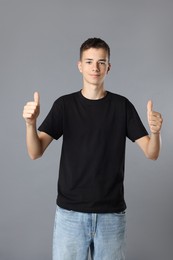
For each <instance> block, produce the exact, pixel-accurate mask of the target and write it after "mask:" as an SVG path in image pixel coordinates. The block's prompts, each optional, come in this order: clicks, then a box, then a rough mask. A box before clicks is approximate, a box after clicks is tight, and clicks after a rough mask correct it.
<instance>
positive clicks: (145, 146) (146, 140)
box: [135, 135, 150, 156]
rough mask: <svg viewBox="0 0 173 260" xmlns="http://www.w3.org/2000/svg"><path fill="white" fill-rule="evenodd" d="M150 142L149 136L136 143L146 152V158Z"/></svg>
mask: <svg viewBox="0 0 173 260" xmlns="http://www.w3.org/2000/svg"><path fill="white" fill-rule="evenodd" d="M149 141H150V137H149V136H148V135H146V136H143V137H141V138H139V139H137V140H136V141H135V143H137V145H138V146H139V147H140V148H141V150H142V151H143V152H144V154H145V155H146V156H147V149H148V144H149Z"/></svg>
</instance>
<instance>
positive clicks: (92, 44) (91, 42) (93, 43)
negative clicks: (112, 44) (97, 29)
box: [80, 38, 110, 60]
mask: <svg viewBox="0 0 173 260" xmlns="http://www.w3.org/2000/svg"><path fill="white" fill-rule="evenodd" d="M90 48H96V49H99V48H102V49H104V50H106V51H107V53H108V60H110V48H109V45H108V44H107V43H106V42H105V41H103V40H102V39H100V38H89V39H88V40H86V41H85V42H84V43H82V45H81V47H80V60H81V59H82V54H83V52H84V51H85V50H88V49H90Z"/></svg>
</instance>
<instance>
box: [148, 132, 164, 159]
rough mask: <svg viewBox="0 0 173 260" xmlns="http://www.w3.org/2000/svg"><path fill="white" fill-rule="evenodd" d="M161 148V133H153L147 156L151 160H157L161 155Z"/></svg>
mask: <svg viewBox="0 0 173 260" xmlns="http://www.w3.org/2000/svg"><path fill="white" fill-rule="evenodd" d="M160 148H161V135H160V133H151V135H150V138H149V141H148V145H147V150H146V156H147V158H149V159H151V160H156V159H157V158H158V156H159V153H160Z"/></svg>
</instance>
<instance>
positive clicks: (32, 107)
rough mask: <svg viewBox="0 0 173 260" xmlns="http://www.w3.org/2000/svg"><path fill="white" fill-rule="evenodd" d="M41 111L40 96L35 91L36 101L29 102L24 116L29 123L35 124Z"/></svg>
mask: <svg viewBox="0 0 173 260" xmlns="http://www.w3.org/2000/svg"><path fill="white" fill-rule="evenodd" d="M39 113H40V96H39V93H38V92H35V93H34V101H30V102H27V103H26V105H25V106H24V109H23V118H24V119H25V121H26V123H27V124H30V125H33V124H35V122H36V119H37V117H38V116H39Z"/></svg>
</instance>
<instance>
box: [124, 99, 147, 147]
mask: <svg viewBox="0 0 173 260" xmlns="http://www.w3.org/2000/svg"><path fill="white" fill-rule="evenodd" d="M126 135H127V137H128V138H129V139H130V140H131V141H133V142H135V140H137V139H139V138H141V137H143V136H146V135H148V132H147V130H146V128H145V127H144V125H143V123H142V121H141V119H140V117H139V115H138V113H137V111H136V109H135V107H134V106H133V104H132V103H131V102H130V101H129V100H126Z"/></svg>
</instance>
